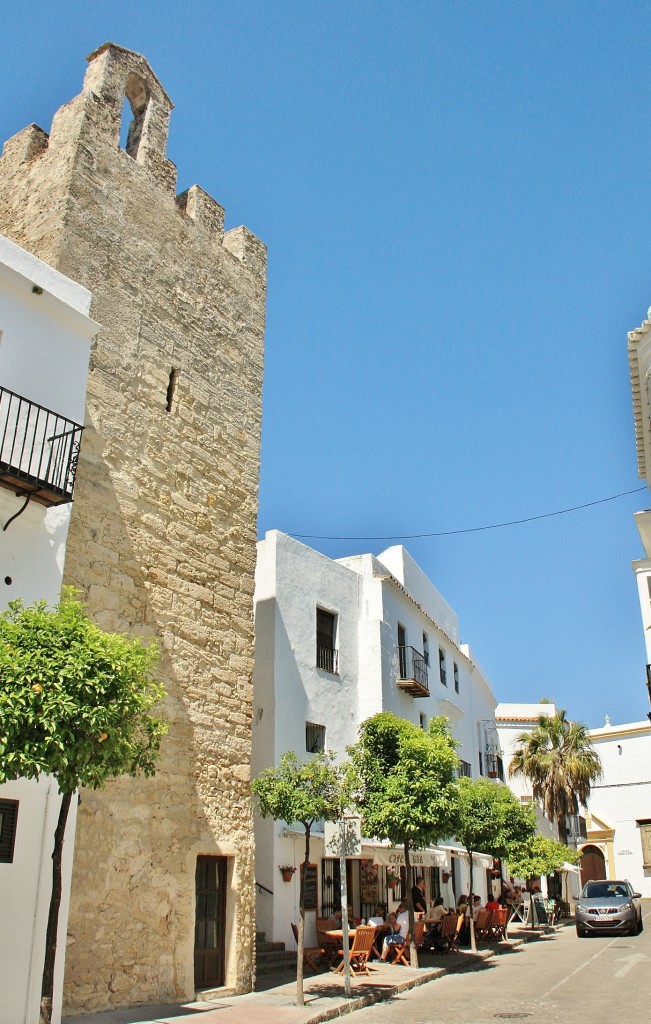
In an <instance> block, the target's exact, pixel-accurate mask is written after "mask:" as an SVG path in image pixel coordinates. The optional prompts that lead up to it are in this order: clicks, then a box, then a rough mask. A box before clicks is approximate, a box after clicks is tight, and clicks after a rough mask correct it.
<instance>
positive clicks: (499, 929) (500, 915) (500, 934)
mask: <svg viewBox="0 0 651 1024" xmlns="http://www.w3.org/2000/svg"><path fill="white" fill-rule="evenodd" d="M508 920H509V908H508V907H501V909H500V910H494V911H493V920H492V921H491V925H490V932H489V938H491V939H497V940H498V941H499V940H501V939H503V938H505V937H506V925H507V922H508Z"/></svg>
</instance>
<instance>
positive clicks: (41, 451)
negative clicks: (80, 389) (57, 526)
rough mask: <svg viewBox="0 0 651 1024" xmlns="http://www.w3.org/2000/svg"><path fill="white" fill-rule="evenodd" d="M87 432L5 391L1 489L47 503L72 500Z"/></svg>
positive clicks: (0, 393)
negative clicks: (80, 455) (84, 435)
mask: <svg viewBox="0 0 651 1024" xmlns="http://www.w3.org/2000/svg"><path fill="white" fill-rule="evenodd" d="M83 429H84V428H83V427H82V426H81V425H80V424H79V423H75V422H74V421H73V420H70V419H67V417H65V416H60V415H59V414H58V413H55V412H52V410H51V409H46V408H45V407H44V406H42V405H38V404H37V403H36V402H31V401H30V400H29V399H28V398H24V397H23V396H22V395H17V394H15V393H14V392H13V391H8V390H7V388H3V387H0V485H1V486H3V487H6V488H8V489H9V490H12V491H14V492H15V493H16V494H20V495H29V496H30V497H31V498H32V500H34V501H36V502H38V503H39V504H41V505H46V506H50V505H60V504H63V503H64V502H69V501H72V492H73V489H74V484H75V475H76V472H77V460H78V458H79V447H80V445H81V435H82V431H83Z"/></svg>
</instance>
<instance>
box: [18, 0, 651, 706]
mask: <svg viewBox="0 0 651 1024" xmlns="http://www.w3.org/2000/svg"><path fill="white" fill-rule="evenodd" d="M0 14H2V16H3V27H4V31H3V33H2V42H1V43H0V52H1V56H2V60H1V61H0V94H1V95H2V100H3V102H2V110H1V111H0V137H1V138H2V139H5V138H7V137H9V136H11V135H12V134H14V133H15V132H17V131H19V130H20V129H21V128H23V127H24V126H25V125H26V124H28V123H30V122H32V121H35V122H37V123H38V124H40V125H41V126H42V127H44V128H46V129H47V128H49V126H50V121H51V117H52V114H53V113H54V111H55V109H56V108H57V107H58V106H60V105H61V104H62V103H64V102H66V101H67V100H69V99H70V98H72V96H74V95H75V94H76V93H77V92H79V90H80V88H81V82H82V77H83V74H84V70H85V60H84V58H85V55H86V54H87V53H89V52H90V51H91V50H93V49H95V48H96V47H97V46H98V45H100V44H101V43H103V42H105V41H106V40H109V39H110V40H112V41H114V42H117V43H120V44H121V45H124V46H127V47H130V48H132V49H135V50H138V51H139V52H141V53H143V54H144V55H145V56H146V57H147V58H148V59H149V61H150V63H151V65H152V67H153V68H154V70H155V72H156V73H157V75H158V76H159V78H160V79H161V81H162V83H163V85H164V87H165V89H166V90H167V92H168V93H169V95H170V96H171V98H172V100H173V102H174V103H175V111H174V114H173V119H172V129H171V135H170V144H169V155H170V157H171V158H172V159H173V160H174V161H175V162H176V163H177V165H178V169H179V190H182V189H184V188H187V187H188V186H189V185H191V184H193V183H195V182H197V183H199V184H200V185H202V186H203V187H204V188H205V189H206V190H207V191H208V192H210V193H211V194H212V195H213V196H214V197H215V198H216V199H217V200H218V201H219V202H220V203H222V205H224V206H225V207H226V217H227V226H228V227H233V226H235V225H237V224H239V223H245V224H246V225H247V226H248V227H249V228H250V229H251V230H252V231H254V232H255V234H257V235H258V236H259V237H260V238H262V239H263V240H264V241H265V242H266V244H267V246H268V248H269V302H268V326H267V337H266V378H265V393H264V425H263V447H262V479H261V494H260V520H259V531H260V534H261V535H262V534H263V533H264V531H265V530H267V529H270V528H278V529H281V530H284V531H286V532H289V533H300V534H328V535H351V534H352V535H364V536H369V535H372V536H375V535H379V534H382V535H396V536H401V535H405V534H412V533H423V532H430V531H439V530H454V529H463V528H466V527H472V526H479V525H484V524H491V523H496V522H500V521H503V520H512V519H518V518H522V517H526V516H534V515H537V514H541V513H546V512H552V511H554V510H556V509H559V508H565V507H567V506H571V505H578V504H581V503H583V502H589V501H592V500H594V499H598V498H602V497H606V496H608V495H611V494H615V493H617V492H620V491H626V490H630V489H632V488H635V487H636V486H639V481H638V480H637V472H636V458H635V443H634V431H633V417H632V407H631V395H630V384H629V378H628V364H627V350H626V334H627V331H628V330H630V329H632V328H633V327H635V326H637V325H638V324H639V323H640V322H641V320H643V319H644V317H645V316H646V310H647V307H648V306H649V305H651V232H649V230H648V221H649V211H650V209H651V161H649V158H648V155H647V150H648V137H649V124H650V121H651V89H650V87H649V81H650V77H651V76H650V74H649V60H648V44H649V39H651V6H649V4H647V3H626V4H625V5H622V4H621V3H600V4H598V5H597V4H588V3H571V2H570V3H567V2H566V3H544V4H541V3H533V2H518V3H516V2H511V3H508V2H506V3H497V2H495V3H464V2H456V3H452V2H450V3H436V2H431V0H430V2H427V3H420V2H403V3H395V2H392V3H388V2H376V3H370V2H367V0H360V2H348V3H343V2H337V0H335V2H333V0H329V2H308V0H305V2H300V3H299V2H293V3H290V2H276V0H267V2H260V0H258V2H250V3H245V2H240V3H234V2H225V3H217V2H215V3H207V2H206V3H192V2H191V0H190V2H186V3H184V4H180V3H178V2H176V3H169V2H166V0H158V2H156V3H152V2H140V3H129V4H127V3H122V2H118V3H111V2H104V3H95V2H67V3H61V2H60V3H56V2H55V3H52V2H50V3H41V2H30V0H23V2H22V3H21V4H16V3H8V2H7V0H1V2H0ZM648 504H649V496H648V492H644V493H641V494H637V495H632V496H629V497H626V498H622V499H619V500H617V501H613V502H610V503H607V504H603V505H599V506H596V507H594V508H591V509H586V510H584V511H581V512H576V513H573V514H572V515H567V516H563V517H559V518H551V519H545V520H542V521H541V522H538V523H532V524H529V525H525V526H517V527H512V528H509V529H504V530H494V531H488V532H482V533H475V534H466V535H461V536H453V537H442V538H437V539H431V540H417V541H409V542H407V546H408V548H409V550H410V551H411V553H412V554H413V555H414V557H415V558H416V559H417V560H418V561H419V562H420V564H421V565H422V567H423V569H424V570H425V571H426V572H427V573H428V575H429V576H430V578H431V579H432V581H433V582H434V583H435V585H436V586H437V587H438V588H439V590H440V591H441V592H442V593H443V594H444V596H445V597H446V598H447V599H448V601H449V602H450V603H451V604H452V605H453V607H454V608H455V609H456V610H457V612H458V614H459V616H460V620H461V629H462V634H463V638H464V640H466V641H467V642H469V643H470V644H471V646H472V647H473V649H474V651H475V654H476V656H477V658H478V660H479V661H480V663H481V664H482V665H483V667H484V668H485V670H486V671H487V673H488V675H489V677H490V678H491V680H492V682H493V686H494V689H495V692H496V695H497V696H498V698H500V699H502V700H507V701H508V700H537V699H538V698H539V697H541V696H542V695H546V696H549V697H553V698H555V699H556V700H557V702H558V703H560V704H561V705H564V706H567V708H568V709H569V712H570V714H571V715H572V716H573V717H577V718H580V719H582V720H583V721H585V722H586V723H587V724H589V725H591V726H596V725H601V724H603V716H604V715H605V714H609V715H610V716H611V719H612V721H613V722H615V723H619V722H626V721H636V720H640V719H642V718H643V717H644V716H645V715H646V712H647V710H648V705H647V702H646V694H645V689H644V665H645V662H646V656H645V652H644V644H643V635H642V626H641V620H640V612H639V605H638V601H637V593H636V587H635V581H634V577H633V574H632V572H631V568H630V563H631V561H632V560H633V559H634V558H639V557H640V556H641V554H642V549H641V545H640V541H639V537H638V534H637V531H636V529H635V525H634V523H633V519H632V513H633V512H634V511H636V510H637V509H639V508H645V507H647V506H648ZM311 543H313V544H314V546H315V547H319V548H320V549H321V550H323V551H325V552H326V553H327V554H329V555H332V556H334V557H337V556H340V555H344V554H347V553H349V552H352V551H359V550H373V551H376V552H377V551H380V550H381V549H382V548H383V547H385V546H386V543H384V542H381V541H359V542H335V541H331V542H328V541H314V542H311Z"/></svg>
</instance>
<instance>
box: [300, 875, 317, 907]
mask: <svg viewBox="0 0 651 1024" xmlns="http://www.w3.org/2000/svg"><path fill="white" fill-rule="evenodd" d="M302 874H303V865H302V864H301V876H302ZM316 881H317V875H316V864H308V865H307V870H306V872H305V882H304V885H305V889H304V892H303V906H304V907H305V909H306V910H317V909H318V903H317V897H316Z"/></svg>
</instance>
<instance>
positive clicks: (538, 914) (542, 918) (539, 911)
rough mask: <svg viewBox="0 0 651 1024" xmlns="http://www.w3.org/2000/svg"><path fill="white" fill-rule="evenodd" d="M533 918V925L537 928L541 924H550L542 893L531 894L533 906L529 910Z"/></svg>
mask: <svg viewBox="0 0 651 1024" xmlns="http://www.w3.org/2000/svg"><path fill="white" fill-rule="evenodd" d="M529 914H530V917H531V924H532V925H533V927H534V928H535V927H536V926H537V925H539V924H544V925H547V924H549V919H548V917H547V907H546V906H545V897H544V896H543V894H542V893H541V892H532V893H531V906H530V910H529Z"/></svg>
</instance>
